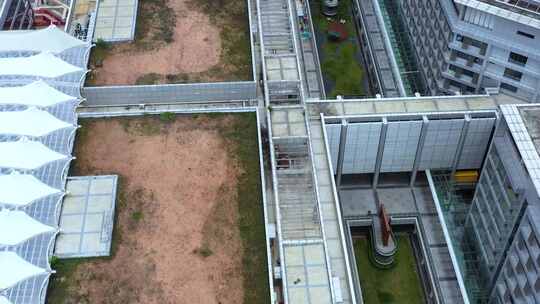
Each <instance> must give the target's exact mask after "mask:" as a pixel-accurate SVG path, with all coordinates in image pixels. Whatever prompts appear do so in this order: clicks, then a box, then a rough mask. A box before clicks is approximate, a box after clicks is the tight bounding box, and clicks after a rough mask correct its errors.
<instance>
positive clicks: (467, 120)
mask: <svg viewBox="0 0 540 304" xmlns="http://www.w3.org/2000/svg"><path fill="white" fill-rule="evenodd" d="M470 123H471V116H469V115H468V114H467V115H465V123H464V124H463V128H462V129H461V135H460V136H459V141H458V148H457V150H456V154H455V155H454V161H453V164H452V175H450V178H451V179H454V174H455V173H456V170H457V166H458V163H459V159H460V158H461V154H462V153H463V146H464V144H465V138H467V133H468V132H469V124H470Z"/></svg>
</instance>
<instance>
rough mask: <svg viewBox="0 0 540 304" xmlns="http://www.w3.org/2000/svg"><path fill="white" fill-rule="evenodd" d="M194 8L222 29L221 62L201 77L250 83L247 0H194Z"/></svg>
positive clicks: (192, 3) (192, 1)
mask: <svg viewBox="0 0 540 304" xmlns="http://www.w3.org/2000/svg"><path fill="white" fill-rule="evenodd" d="M191 5H192V6H193V7H194V8H197V9H200V10H202V11H203V12H204V13H205V14H207V15H208V16H209V17H210V22H212V24H214V25H216V26H217V27H218V28H220V29H221V32H220V38H221V60H220V61H221V63H220V64H219V65H218V66H216V67H214V68H212V69H210V70H209V71H207V72H205V73H203V74H202V75H198V76H199V77H203V78H204V76H206V75H205V74H206V73H209V76H212V75H213V76H214V77H215V76H216V75H218V76H219V78H222V79H224V80H227V81H233V80H251V79H252V78H253V77H252V69H251V44H250V40H249V35H250V34H249V17H248V10H247V0H191ZM194 76H195V77H196V76H197V75H194Z"/></svg>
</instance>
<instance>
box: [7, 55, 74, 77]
mask: <svg viewBox="0 0 540 304" xmlns="http://www.w3.org/2000/svg"><path fill="white" fill-rule="evenodd" d="M80 71H82V69H81V68H79V67H76V66H74V65H72V64H69V63H67V62H65V61H63V60H62V59H60V58H58V57H56V56H54V55H53V54H52V53H40V54H38V55H35V56H30V57H9V58H0V76H2V75H21V76H37V77H47V78H56V77H60V76H62V75H66V74H69V73H74V72H80Z"/></svg>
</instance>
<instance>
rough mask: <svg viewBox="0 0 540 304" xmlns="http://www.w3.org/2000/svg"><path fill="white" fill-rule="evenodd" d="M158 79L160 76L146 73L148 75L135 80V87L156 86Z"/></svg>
mask: <svg viewBox="0 0 540 304" xmlns="http://www.w3.org/2000/svg"><path fill="white" fill-rule="evenodd" d="M160 79H161V75H160V74H157V73H148V74H144V75H142V76H141V77H139V78H137V80H135V84H136V85H150V84H158V83H159V80H160Z"/></svg>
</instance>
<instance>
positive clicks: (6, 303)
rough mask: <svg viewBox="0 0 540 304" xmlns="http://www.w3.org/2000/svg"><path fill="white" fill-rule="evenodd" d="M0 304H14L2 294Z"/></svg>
mask: <svg viewBox="0 0 540 304" xmlns="http://www.w3.org/2000/svg"><path fill="white" fill-rule="evenodd" d="M0 304H12V303H11V302H10V301H9V300H8V299H6V297H3V296H0Z"/></svg>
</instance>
